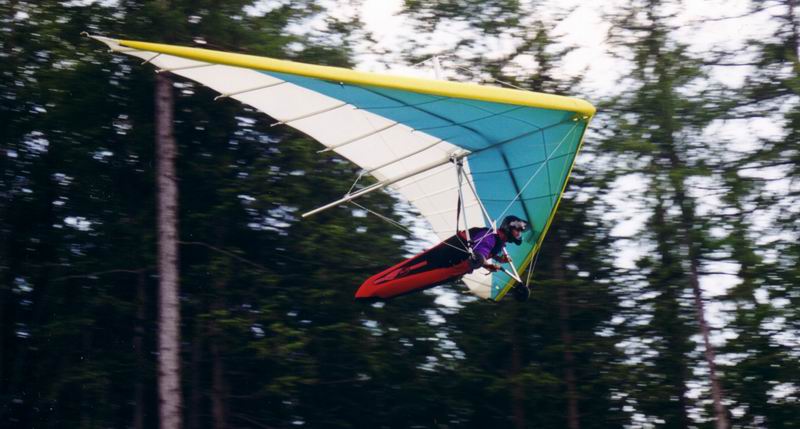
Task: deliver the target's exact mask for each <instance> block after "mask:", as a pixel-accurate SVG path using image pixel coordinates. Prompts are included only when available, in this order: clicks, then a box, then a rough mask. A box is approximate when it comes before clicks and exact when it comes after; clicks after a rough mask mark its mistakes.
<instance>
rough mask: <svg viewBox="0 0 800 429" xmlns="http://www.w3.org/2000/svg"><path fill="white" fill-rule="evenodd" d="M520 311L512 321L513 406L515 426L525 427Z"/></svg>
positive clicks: (520, 428) (518, 428) (521, 428)
mask: <svg viewBox="0 0 800 429" xmlns="http://www.w3.org/2000/svg"><path fill="white" fill-rule="evenodd" d="M519 313H520V312H519V311H517V317H515V318H514V319H513V320H512V321H511V323H512V325H513V327H512V328H511V383H512V384H511V404H512V405H511V407H512V412H513V416H514V427H515V428H517V429H525V427H526V421H525V390H524V387H523V385H522V381H521V373H522V350H521V347H520V344H519V343H520V338H519V336H520V335H519V328H518V322H515V321H519V320H520V317H519Z"/></svg>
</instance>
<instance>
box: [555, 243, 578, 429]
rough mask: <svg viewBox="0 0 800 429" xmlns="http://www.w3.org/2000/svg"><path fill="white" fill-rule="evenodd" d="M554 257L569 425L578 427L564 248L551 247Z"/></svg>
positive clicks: (569, 426) (576, 392) (572, 427)
mask: <svg viewBox="0 0 800 429" xmlns="http://www.w3.org/2000/svg"><path fill="white" fill-rule="evenodd" d="M551 251H552V252H553V254H554V255H555V256H554V258H553V275H554V277H555V279H556V281H557V282H558V286H557V287H558V291H557V294H558V322H559V323H558V325H559V330H560V331H561V343H562V344H563V347H564V382H565V383H566V385H567V427H568V428H569V429H578V428H579V427H580V417H579V414H578V390H577V388H576V383H575V356H574V355H573V353H572V331H571V330H570V329H569V318H570V311H569V297H568V296H567V290H566V282H565V276H564V266H563V260H562V259H561V252H562V249H561V248H560V245H559V244H556V245H554V246H553V248H552V249H551Z"/></svg>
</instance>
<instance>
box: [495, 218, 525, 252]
mask: <svg viewBox="0 0 800 429" xmlns="http://www.w3.org/2000/svg"><path fill="white" fill-rule="evenodd" d="M499 229H500V231H503V233H504V234H505V235H506V237H507V238H506V239H507V240H508V241H510V242H512V243H514V244H516V245H520V244H522V239H521V238H520V237H515V236H514V232H513V230H515V229H516V230H519V232H522V231H525V230H526V229H528V222H526V221H524V220H522V219H520V218H518V217H516V216H514V215H510V216H506V218H505V219H503V223H501V224H500V228H499Z"/></svg>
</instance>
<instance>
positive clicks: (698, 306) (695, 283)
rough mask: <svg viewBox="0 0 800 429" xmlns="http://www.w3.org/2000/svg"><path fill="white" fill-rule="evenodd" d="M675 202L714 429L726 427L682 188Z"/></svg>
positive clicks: (690, 215) (690, 217) (691, 210)
mask: <svg viewBox="0 0 800 429" xmlns="http://www.w3.org/2000/svg"><path fill="white" fill-rule="evenodd" d="M676 203H677V204H678V205H679V206H680V207H681V210H682V212H681V220H682V223H683V231H684V245H685V246H686V247H687V249H688V252H689V285H690V286H691V287H692V294H693V295H694V311H695V317H696V318H697V323H698V325H699V326H700V335H701V336H702V337H703V347H704V348H705V359H706V364H707V365H708V378H709V381H710V383H711V399H712V401H713V403H714V417H715V419H716V421H715V427H716V429H727V428H728V427H729V426H730V424H729V422H728V411H727V410H726V409H725V405H724V404H723V403H722V383H720V381H719V376H717V365H716V363H715V360H716V358H715V353H714V346H713V345H712V344H711V339H710V337H711V334H710V331H711V330H710V329H709V327H708V323H707V322H706V316H705V314H706V313H705V305H704V304H703V292H702V290H701V289H700V274H699V271H700V268H699V267H700V255H698V251H697V245H696V244H695V243H694V240H693V239H692V225H693V224H694V208H693V207H691V206H689V205H688V201H687V200H686V195H685V194H684V191H683V189H682V188H680V187H679V188H678V190H677V192H676Z"/></svg>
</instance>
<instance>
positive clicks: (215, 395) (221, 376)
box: [208, 276, 228, 429]
mask: <svg viewBox="0 0 800 429" xmlns="http://www.w3.org/2000/svg"><path fill="white" fill-rule="evenodd" d="M225 281H226V280H225V277H224V276H223V277H222V278H218V280H217V281H216V286H215V287H214V297H213V299H212V304H211V311H212V313H213V314H219V313H220V312H222V311H224V309H225V304H224V294H225ZM208 331H209V332H208V334H209V335H208V337H209V349H210V352H211V412H212V415H213V416H214V429H225V427H226V420H227V415H226V414H227V407H226V403H227V399H228V398H227V397H228V393H227V392H228V389H227V385H226V382H225V366H224V363H223V359H222V346H221V345H220V342H221V338H222V332H221V330H220V328H219V325H218V324H217V321H216V320H214V319H213V318H212V319H211V320H210V321H209V325H208Z"/></svg>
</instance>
